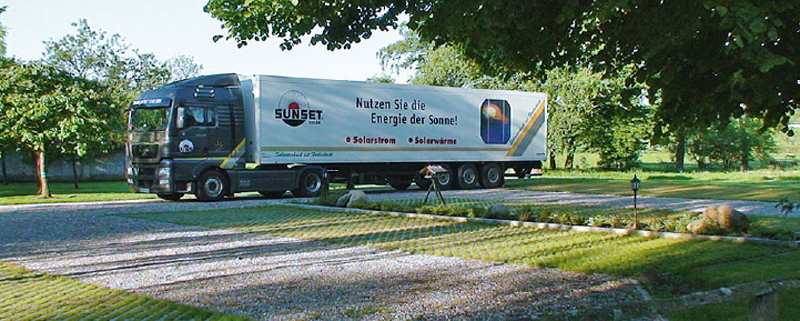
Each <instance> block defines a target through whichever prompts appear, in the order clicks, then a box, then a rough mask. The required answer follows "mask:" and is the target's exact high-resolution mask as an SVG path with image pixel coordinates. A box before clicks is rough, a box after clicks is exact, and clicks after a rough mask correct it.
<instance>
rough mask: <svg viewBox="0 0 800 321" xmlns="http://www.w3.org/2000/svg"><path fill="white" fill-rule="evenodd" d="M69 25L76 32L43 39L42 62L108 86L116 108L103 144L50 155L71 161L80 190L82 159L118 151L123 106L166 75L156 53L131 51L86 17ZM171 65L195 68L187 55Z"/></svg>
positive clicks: (165, 66)
mask: <svg viewBox="0 0 800 321" xmlns="http://www.w3.org/2000/svg"><path fill="white" fill-rule="evenodd" d="M72 26H73V27H76V32H75V34H68V35H66V36H64V37H63V38H61V39H59V40H49V41H45V49H46V51H45V53H44V59H43V61H44V62H45V63H46V64H48V65H50V66H52V67H53V68H56V69H58V70H63V71H65V72H66V73H68V74H69V75H71V76H73V77H76V78H82V79H87V80H91V81H95V82H98V83H100V84H102V85H104V86H106V87H107V88H108V90H109V92H110V93H111V95H110V97H111V98H112V99H114V102H113V104H112V105H114V106H118V108H119V109H118V111H117V114H115V115H113V116H112V117H110V118H107V120H108V121H109V122H111V123H113V125H111V126H109V128H110V129H109V131H108V132H107V133H105V139H102V140H98V142H102V143H103V144H90V145H87V146H86V150H85V151H84V152H81V153H77V152H76V151H77V149H72V148H67V149H65V150H63V151H59V152H58V153H52V154H51V155H49V156H51V157H55V158H65V159H68V160H70V161H72V166H73V174H74V175H73V178H74V183H75V187H76V188H78V181H79V175H78V173H79V171H80V170H79V168H80V164H81V161H82V160H83V159H85V158H86V157H89V158H93V157H96V156H98V155H102V154H105V153H108V152H109V151H111V150H118V149H121V148H122V146H123V143H124V141H125V139H124V134H125V133H124V128H125V117H124V110H123V109H124V107H123V106H127V105H128V104H129V103H130V101H131V100H133V99H134V98H135V97H136V95H138V94H139V93H140V92H141V91H143V90H145V89H149V88H151V87H154V86H157V85H159V84H161V83H164V82H166V81H168V80H169V79H170V77H169V73H170V71H169V70H168V68H167V67H168V64H165V63H162V62H160V61H158V60H157V59H156V57H155V55H153V54H150V53H140V52H139V51H138V50H136V49H131V46H130V45H128V44H126V43H125V40H124V39H123V38H122V36H120V35H119V34H113V35H108V34H107V33H106V32H105V31H102V30H95V29H92V28H91V27H90V26H89V24H88V22H87V21H86V20H85V19H81V20H79V21H78V22H76V23H73V24H72ZM174 64H175V65H176V66H178V65H180V68H184V67H185V68H186V70H185V71H186V72H190V71H191V68H198V66H196V65H192V64H193V62H192V61H191V58H188V57H185V56H182V57H179V58H177V60H176V62H175V63H174ZM177 68H178V67H176V69H175V70H177ZM199 68H202V67H199ZM89 107H91V106H89Z"/></svg>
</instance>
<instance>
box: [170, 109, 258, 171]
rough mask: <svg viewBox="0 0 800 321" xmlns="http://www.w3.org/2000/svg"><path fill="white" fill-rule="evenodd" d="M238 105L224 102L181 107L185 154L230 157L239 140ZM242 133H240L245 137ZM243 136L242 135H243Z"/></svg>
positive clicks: (182, 147) (179, 115) (179, 114)
mask: <svg viewBox="0 0 800 321" xmlns="http://www.w3.org/2000/svg"><path fill="white" fill-rule="evenodd" d="M233 110H234V107H233V106H230V105H224V104H215V105H186V106H181V107H178V121H177V122H178V128H179V129H180V135H181V137H180V139H179V141H180V143H179V145H178V148H179V150H180V151H181V153H184V154H186V155H187V156H189V157H209V158H212V157H213V158H218V157H227V156H228V155H230V153H231V151H232V150H233V149H234V148H235V147H236V144H238V143H239V142H238V141H236V139H237V137H235V136H237V135H236V129H235V123H234V120H233V117H234V116H233V114H234V113H233ZM243 135H244V133H243V132H242V133H241V134H240V135H238V136H242V137H243ZM240 139H241V138H240Z"/></svg>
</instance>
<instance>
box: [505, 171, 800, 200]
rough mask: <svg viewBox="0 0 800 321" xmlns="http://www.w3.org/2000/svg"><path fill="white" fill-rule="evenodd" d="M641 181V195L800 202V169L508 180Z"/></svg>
mask: <svg viewBox="0 0 800 321" xmlns="http://www.w3.org/2000/svg"><path fill="white" fill-rule="evenodd" d="M634 174H635V175H637V177H639V178H640V179H641V180H642V184H641V188H640V190H639V195H642V196H655V197H679V198H691V199H719V200H751V201H773V202H778V201H782V200H784V199H788V200H790V201H793V202H800V172H790V171H757V172H748V173H738V172H731V173H666V172H661V173H653V172H631V173H615V172H590V171H576V172H564V171H556V172H548V173H546V175H545V176H542V177H536V178H533V179H527V180H507V181H506V187H507V188H510V189H520V190H530V191H566V192H573V193H589V194H616V195H631V193H632V192H631V189H630V188H631V184H630V180H631V179H632V178H633V175H634Z"/></svg>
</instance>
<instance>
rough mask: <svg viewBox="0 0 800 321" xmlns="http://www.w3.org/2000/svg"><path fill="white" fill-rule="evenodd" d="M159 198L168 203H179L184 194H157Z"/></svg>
mask: <svg viewBox="0 0 800 321" xmlns="http://www.w3.org/2000/svg"><path fill="white" fill-rule="evenodd" d="M156 195H157V196H158V198H160V199H162V200H167V201H177V200H180V199H181V197H183V193H172V194H165V193H158V194H156Z"/></svg>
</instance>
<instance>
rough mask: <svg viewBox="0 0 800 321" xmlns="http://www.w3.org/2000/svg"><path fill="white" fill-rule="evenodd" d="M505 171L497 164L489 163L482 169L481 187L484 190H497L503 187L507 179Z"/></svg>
mask: <svg viewBox="0 0 800 321" xmlns="http://www.w3.org/2000/svg"><path fill="white" fill-rule="evenodd" d="M503 175H504V173H503V169H501V168H500V165H497V163H489V164H486V165H483V167H481V186H483V187H484V188H495V187H500V186H503V183H504V182H505V177H503Z"/></svg>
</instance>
